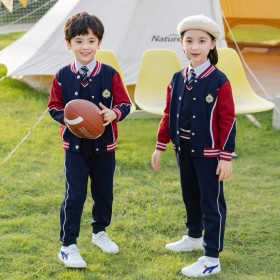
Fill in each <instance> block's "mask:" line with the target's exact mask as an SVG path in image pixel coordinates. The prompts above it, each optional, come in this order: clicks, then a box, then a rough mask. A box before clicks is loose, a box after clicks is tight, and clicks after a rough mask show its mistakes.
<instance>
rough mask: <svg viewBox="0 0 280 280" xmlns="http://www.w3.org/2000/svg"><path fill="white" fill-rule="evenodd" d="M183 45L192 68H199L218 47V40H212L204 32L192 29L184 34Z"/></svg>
mask: <svg viewBox="0 0 280 280" xmlns="http://www.w3.org/2000/svg"><path fill="white" fill-rule="evenodd" d="M181 44H182V48H183V50H184V53H185V54H186V56H187V58H188V59H189V60H190V62H191V65H192V67H197V66H199V65H201V64H202V63H204V62H205V61H206V60H207V56H208V54H209V52H210V50H211V49H214V47H215V45H216V40H212V38H211V36H210V35H209V34H208V33H207V32H205V31H203V30H198V29H191V30H187V31H186V32H185V33H184V36H183V38H181Z"/></svg>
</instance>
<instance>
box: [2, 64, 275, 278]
mask: <svg viewBox="0 0 280 280" xmlns="http://www.w3.org/2000/svg"><path fill="white" fill-rule="evenodd" d="M0 73H1V67H0ZM47 99H48V96H47V94H46V93H45V92H38V91H35V90H33V89H32V88H30V87H29V86H27V85H26V84H25V83H23V82H21V81H18V80H14V79H11V78H6V79H4V80H2V81H1V82H0V114H1V119H0V131H1V137H0V163H2V162H3V160H4V159H5V158H6V156H7V155H8V154H9V153H10V152H11V150H12V149H13V148H14V147H15V146H16V145H17V144H18V143H19V141H20V140H21V139H22V138H23V137H24V136H25V135H26V133H28V132H29V131H30V129H31V128H32V126H33V125H34V123H35V122H36V121H37V120H38V118H39V117H40V116H41V115H42V114H43V112H44V111H45V108H46V104H47ZM255 117H256V118H257V120H258V121H259V122H260V123H261V124H262V127H260V128H258V127H255V126H253V125H252V123H251V122H250V121H249V120H248V119H247V118H246V117H245V116H238V117H237V138H236V146H237V149H236V152H237V154H238V156H239V157H238V159H236V160H234V161H233V167H234V174H233V176H232V177H231V178H230V179H229V180H228V181H226V183H225V195H226V199H227V207H228V216H227V226H226V232H225V248H224V251H223V252H222V253H221V265H222V273H221V274H220V275H217V276H213V277H210V279H220V280H240V279H242V280H268V279H269V280H270V279H271V280H277V279H279V269H278V264H279V262H280V253H279V238H280V234H279V222H280V218H279V217H280V211H279V181H280V173H279V158H280V149H279V144H280V140H279V139H280V131H276V130H274V129H273V128H272V125H271V124H272V119H271V118H272V112H271V111H268V112H263V113H258V114H255ZM158 122H159V119H142V120H133V119H128V120H126V121H124V122H123V123H120V124H119V134H120V136H119V141H118V149H117V153H116V155H117V167H116V173H115V200H114V207H113V221H112V224H111V226H110V227H109V228H108V233H109V234H110V236H111V237H112V238H113V239H114V240H115V241H116V242H117V243H118V244H119V245H120V249H121V251H120V253H119V254H118V255H106V254H104V253H102V252H100V251H99V250H98V249H97V248H95V247H94V246H93V245H92V244H91V227H90V222H91V206H92V201H91V198H90V195H89V197H88V199H87V201H86V203H85V208H84V212H83V217H82V224H81V233H80V237H79V240H78V242H79V248H80V251H81V254H82V255H83V257H84V258H85V260H86V261H87V263H88V268H87V269H85V270H74V269H67V268H65V267H64V266H63V265H62V264H60V263H59V261H58V259H57V253H58V250H59V248H60V241H59V209H60V204H61V201H62V199H63V196H64V179H63V150H62V145H61V141H60V139H59V133H58V124H57V123H55V122H54V121H53V120H52V119H51V118H50V117H49V116H48V115H45V116H44V118H43V119H42V121H41V122H40V123H39V125H38V126H37V127H36V129H34V130H33V131H32V133H31V134H30V136H29V138H28V139H27V140H26V141H25V142H24V143H23V144H22V145H21V146H20V148H19V149H18V150H17V151H16V152H15V153H14V154H13V156H12V157H11V158H10V159H9V160H8V161H6V162H5V163H4V164H2V165H0V174H1V176H0V205H1V211H0V238H1V247H0V256H1V257H0V267H1V269H0V279H5V280H6V279H28V280H29V279H73V280H76V279H89V280H92V279H98V280H102V279H114V280H119V279H120V280H121V279H124V280H161V279H162V280H166V279H167V280H173V279H174V280H175V279H186V278H185V277H183V276H181V275H180V269H181V268H182V267H184V266H186V265H188V264H190V263H192V262H193V261H195V260H196V259H197V258H198V257H200V253H199V252H191V253H172V252H168V251H166V250H165V249H164V244H165V243H166V242H170V241H174V240H176V239H178V238H180V237H181V235H183V234H185V227H184V219H185V213H184V207H183V203H182V199H181V194H180V185H179V178H178V170H177V167H176V165H175V159H174V154H173V152H172V149H171V146H169V149H168V151H167V152H165V153H164V155H163V156H162V161H161V165H162V166H161V170H160V171H159V172H154V171H153V170H152V169H151V166H150V157H151V154H152V152H153V151H154V147H155V137H156V132H157V127H158Z"/></svg>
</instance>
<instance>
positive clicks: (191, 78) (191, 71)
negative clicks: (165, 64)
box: [188, 69, 195, 84]
mask: <svg viewBox="0 0 280 280" xmlns="http://www.w3.org/2000/svg"><path fill="white" fill-rule="evenodd" d="M190 74H191V76H190V79H189V80H188V84H191V83H192V82H193V80H194V78H195V72H194V70H193V69H191V70H190Z"/></svg>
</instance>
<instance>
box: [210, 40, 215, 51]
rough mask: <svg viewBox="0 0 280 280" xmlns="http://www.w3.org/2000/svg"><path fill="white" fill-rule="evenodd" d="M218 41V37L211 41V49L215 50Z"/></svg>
mask: <svg viewBox="0 0 280 280" xmlns="http://www.w3.org/2000/svg"><path fill="white" fill-rule="evenodd" d="M216 42H217V40H216V39H214V40H212V41H211V47H210V49H211V50H213V49H214V48H215V46H216Z"/></svg>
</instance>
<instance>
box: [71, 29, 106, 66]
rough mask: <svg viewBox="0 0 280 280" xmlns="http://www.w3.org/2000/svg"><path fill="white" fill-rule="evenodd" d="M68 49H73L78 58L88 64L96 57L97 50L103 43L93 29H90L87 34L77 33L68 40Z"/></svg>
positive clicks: (83, 63)
mask: <svg viewBox="0 0 280 280" xmlns="http://www.w3.org/2000/svg"><path fill="white" fill-rule="evenodd" d="M66 44H67V47H68V50H72V52H73V53H74V55H75V57H76V59H77V60H78V61H79V62H80V63H81V64H82V65H86V64H88V63H89V62H91V61H92V60H93V59H94V56H95V54H96V51H97V50H98V49H99V47H100V45H101V41H99V40H98V38H97V37H96V36H95V35H94V34H93V32H92V30H91V29H89V30H88V34H86V35H77V36H76V37H74V38H72V39H71V40H70V42H69V41H67V40H66Z"/></svg>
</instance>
